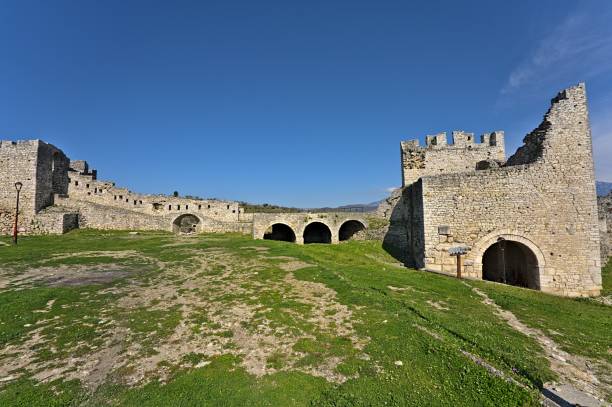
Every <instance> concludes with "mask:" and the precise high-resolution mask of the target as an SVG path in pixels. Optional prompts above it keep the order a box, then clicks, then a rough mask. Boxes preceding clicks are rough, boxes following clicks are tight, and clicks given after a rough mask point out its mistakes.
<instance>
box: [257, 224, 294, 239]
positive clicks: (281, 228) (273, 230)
mask: <svg viewBox="0 0 612 407" xmlns="http://www.w3.org/2000/svg"><path fill="white" fill-rule="evenodd" d="M263 238H264V239H266V240H280V241H283V242H292V243H295V232H294V231H293V229H291V227H289V226H288V225H285V224H284V223H275V224H273V225H272V226H270V227H269V228H268V229H267V230H266V231H265V233H264V236H263Z"/></svg>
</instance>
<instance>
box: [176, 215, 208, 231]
mask: <svg viewBox="0 0 612 407" xmlns="http://www.w3.org/2000/svg"><path fill="white" fill-rule="evenodd" d="M200 226H201V225H200V218H198V217H197V216H195V215H192V214H190V213H187V214H185V215H181V216H179V217H178V218H176V219H175V220H174V222H173V223H172V230H173V231H174V233H183V234H191V233H198V232H199V231H200Z"/></svg>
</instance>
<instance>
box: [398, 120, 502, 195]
mask: <svg viewBox="0 0 612 407" xmlns="http://www.w3.org/2000/svg"><path fill="white" fill-rule="evenodd" d="M475 140H476V139H475V137H474V134H473V133H466V132H463V131H453V135H452V141H453V143H452V144H449V143H448V140H447V136H446V133H440V134H436V135H433V136H427V137H426V146H425V147H421V146H419V141H418V140H409V141H403V142H401V143H400V147H401V157H402V185H403V186H407V185H410V184H412V183H413V182H415V181H416V180H418V179H419V178H421V177H423V176H428V175H439V174H449V173H459V172H465V171H472V170H474V169H475V168H476V164H477V163H478V162H480V161H484V160H496V161H504V160H505V158H506V157H505V147H504V133H503V132H502V131H496V132H493V133H487V134H483V135H482V136H481V137H480V143H476V141H475Z"/></svg>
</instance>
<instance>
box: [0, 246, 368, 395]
mask: <svg viewBox="0 0 612 407" xmlns="http://www.w3.org/2000/svg"><path fill="white" fill-rule="evenodd" d="M253 249H254V250H257V251H258V252H262V253H264V252H265V251H267V248H261V247H256V248H253ZM262 249H265V250H262ZM177 250H183V249H182V248H180V247H177ZM184 252H185V253H186V254H189V255H190V257H189V256H187V258H186V259H185V260H184V261H180V262H169V263H160V262H155V261H154V260H152V259H148V262H149V263H153V264H156V265H157V266H158V267H159V269H160V272H158V273H153V274H152V275H149V276H148V278H147V279H146V280H144V281H138V280H137V279H131V280H129V281H128V283H127V284H122V285H121V286H112V287H107V288H105V289H104V290H100V293H101V294H104V293H114V294H117V295H118V296H119V299H118V300H117V301H115V302H114V303H112V304H107V306H105V307H104V309H102V310H101V315H102V320H101V321H100V323H99V325H98V326H96V327H95V329H96V331H97V332H98V333H99V338H101V339H102V343H101V344H99V345H97V346H92V347H91V349H90V350H89V351H88V352H86V353H85V354H83V353H82V352H79V353H76V349H77V348H78V347H79V346H85V345H87V344H82V343H78V344H72V345H71V348H70V349H73V350H74V351H75V352H73V356H71V357H69V358H67V359H51V360H48V361H46V362H39V361H37V360H36V355H37V350H36V349H44V348H45V347H46V348H49V344H48V343H47V342H48V338H45V336H44V335H42V331H43V329H44V327H45V321H40V326H37V327H36V328H35V329H34V330H33V331H30V334H29V338H28V339H27V340H26V341H25V342H23V343H20V344H12V345H9V346H6V347H5V348H4V349H2V350H0V382H1V381H2V380H8V381H10V380H14V379H15V378H17V377H19V375H20V374H21V373H20V372H22V371H23V370H25V371H29V372H30V374H31V375H33V377H35V378H36V379H38V380H40V381H45V382H47V381H52V380H55V379H58V378H63V379H79V380H80V381H81V382H82V383H83V384H84V385H85V386H86V387H87V388H88V389H90V390H92V391H93V390H95V388H97V387H98V386H99V385H100V384H102V383H103V382H104V381H106V380H108V378H109V377H111V376H112V377H113V380H116V379H117V378H120V379H119V380H121V381H122V382H124V383H126V384H129V385H139V384H143V383H146V382H148V381H149V380H152V379H154V378H155V379H159V380H161V381H165V380H167V379H168V377H169V375H170V374H171V373H172V371H174V368H176V367H191V366H193V364H192V362H190V361H189V360H190V359H189V358H186V357H187V356H188V355H192V354H195V355H199V356H201V357H202V358H203V360H201V361H200V362H199V363H197V364H196V365H197V366H204V365H206V364H207V363H209V362H208V360H209V359H210V358H212V357H214V356H218V355H222V354H233V355H237V356H239V357H240V358H241V365H242V367H244V369H245V370H246V371H247V372H249V373H251V374H253V375H256V376H262V375H266V374H271V373H274V372H277V371H279V370H298V371H302V372H305V373H308V374H311V375H315V376H319V377H324V378H326V379H327V380H329V381H331V382H335V383H341V382H343V381H345V380H347V377H345V376H344V375H342V374H340V373H339V372H337V371H336V368H337V366H338V365H339V364H340V363H342V360H343V358H342V357H338V356H330V357H328V358H326V359H324V360H322V361H321V362H320V363H318V364H316V365H310V366H300V365H298V364H297V362H298V361H300V359H302V358H303V357H304V356H306V355H305V354H304V353H301V352H298V351H295V350H294V349H293V348H294V346H295V344H296V343H297V342H298V341H299V340H300V339H315V336H314V334H315V333H325V334H326V335H329V336H335V337H338V336H342V337H347V338H349V339H350V341H351V342H352V344H353V347H354V348H355V349H358V350H363V348H364V347H365V345H366V344H367V342H368V341H369V338H364V337H360V336H359V335H358V334H357V333H356V331H355V329H354V327H353V319H354V315H353V311H352V310H351V309H349V308H348V307H347V306H346V305H343V304H341V303H339V302H338V300H337V298H336V293H335V291H334V290H332V289H330V288H329V287H327V286H325V285H324V284H321V283H315V282H308V281H302V280H298V279H297V278H296V277H295V276H294V275H293V273H292V272H293V271H295V270H299V269H302V268H305V267H311V266H312V265H311V264H308V263H305V262H302V261H299V260H297V259H295V258H291V257H283V258H282V260H285V261H284V262H282V263H281V264H276V263H275V261H276V260H279V259H277V258H271V259H270V258H259V257H260V256H257V257H258V258H254V259H244V258H242V257H239V256H235V255H233V253H231V252H227V251H225V250H224V249H219V248H211V249H200V250H198V249H193V248H185V250H184ZM81 255H85V256H87V255H91V256H118V257H115V258H124V259H126V258H130V256H134V257H136V258H142V257H143V256H142V255H140V254H137V253H134V252H129V251H125V252H88V253H85V254H83V253H74V254H69V255H62V256H61V257H60V256H57V257H55V259H58V258H69V257H72V256H81ZM145 260H147V259H145ZM270 268H273V269H277V270H279V272H278V273H279V274H278V275H275V277H274V279H271V280H266V281H262V280H258V278H257V277H258V276H257V274H258V271H260V270H264V269H268V270H269V269H270ZM127 272H128V271H125V270H122V269H121V268H120V266H118V265H114V264H105V265H98V266H89V265H88V266H67V265H66V266H59V267H39V268H36V269H30V270H27V271H26V272H24V273H22V274H20V275H18V276H11V280H10V284H12V285H19V284H26V283H30V282H33V281H46V282H47V283H48V284H53V285H74V284H79V283H89V282H92V281H101V280H96V278H101V279H106V280H104V281H112V279H113V278H119V277H121V276H124V275H125V274H124V273H127ZM103 276H105V277H103ZM1 278H3V275H2V273H0V279H1ZM45 279H46V280H45ZM0 281H1V280H0ZM264 294H271V295H273V296H278V295H280V296H281V297H283V298H286V299H290V300H292V301H295V302H297V303H300V304H304V305H307V306H308V307H306V308H304V309H307V310H309V311H303V310H302V309H301V308H300V311H298V310H296V309H292V308H287V309H284V308H283V309H281V310H274V312H272V311H273V310H271V309H270V308H268V307H266V306H264V305H263V304H260V303H259V302H258V299H259V298H260V296H261V295H264ZM52 306H53V303H52V302H51V303H50V304H47V306H46V307H45V308H44V309H42V310H38V312H41V313H44V312H48V310H50V309H51V307H52ZM136 310H145V311H156V310H157V311H159V310H162V311H165V310H168V311H170V310H173V311H172V312H174V313H176V312H178V315H179V317H180V318H179V321H178V324H177V325H176V326H175V327H174V328H173V329H172V330H171V331H170V332H168V333H164V332H165V331H161V332H157V329H158V328H156V327H155V326H153V330H152V331H151V332H148V333H146V332H145V333H143V332H135V331H132V330H130V329H129V328H128V327H127V326H126V321H122V320H118V319H117V315H128V316H129V315H130V312H132V311H136ZM278 312H281V313H286V314H287V315H290V316H291V318H293V320H295V321H297V325H296V326H291V325H289V326H287V325H286V324H280V323H279V322H278V321H277V320H274V318H275V316H274V315H276V314H274V313H278ZM87 324H90V323H89V322H83V325H87ZM311 326H314V331H313V330H312V328H304V327H311ZM159 329H161V326H159ZM70 349H69V350H70ZM77 355H78V356H77ZM361 356H362V357H363V358H367V357H368V355H367V354H365V353H363V352H362V355H361ZM273 358H274V359H275V360H278V358H280V359H281V360H282V364H281V365H279V364H278V363H270V361H271V360H272V359H273ZM173 367H174V368H173ZM22 369H23V370H22Z"/></svg>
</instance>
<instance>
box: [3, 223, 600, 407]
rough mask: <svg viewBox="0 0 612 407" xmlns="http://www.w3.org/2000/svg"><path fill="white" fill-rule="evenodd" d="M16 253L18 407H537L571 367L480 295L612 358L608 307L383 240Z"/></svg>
mask: <svg viewBox="0 0 612 407" xmlns="http://www.w3.org/2000/svg"><path fill="white" fill-rule="evenodd" d="M2 242H4V243H8V240H6V239H5V240H0V349H1V350H0V405H2V406H22V405H23V406H39V405H40V406H48V405H52V406H73V405H79V406H107V405H121V406H124V405H126V406H168V405H183V406H188V405H218V406H246V405H248V406H285V405H287V406H289V405H296V406H302V405H313V406H371V405H376V406H378V405H390V406H403V405H420V406H422V405H441V406H442V405H446V406H460V405H465V406H473V405H489V406H504V405H508V406H516V405H525V406H529V405H538V397H539V389H540V387H541V386H542V384H543V383H544V382H547V381H551V380H555V379H556V378H557V373H555V371H554V369H551V364H550V361H549V360H548V359H547V358H546V355H545V352H543V350H542V347H541V345H540V343H538V341H536V340H535V339H534V338H532V337H529V336H526V335H524V334H522V333H520V332H518V331H517V330H516V329H513V328H512V327H511V326H510V325H508V323H506V321H504V320H503V319H502V318H500V317H499V315H498V314H497V313H496V312H495V310H494V309H493V308H492V307H491V306H490V305H487V304H485V303H483V300H482V297H481V296H480V295H478V294H477V293H476V292H475V290H474V288H477V289H479V290H480V291H482V292H484V293H486V295H488V297H489V298H491V299H492V300H494V301H495V302H496V303H497V304H498V305H499V306H501V307H502V308H503V309H505V310H508V311H511V312H512V313H513V314H514V315H516V317H517V318H518V319H520V321H521V322H522V323H524V324H525V325H527V326H529V327H532V328H537V329H538V330H539V331H541V332H543V334H546V335H549V336H550V337H551V338H553V339H554V340H555V342H556V343H557V344H558V345H559V346H560V347H561V348H562V349H563V350H565V351H567V352H569V353H572V354H573V355H577V356H579V357H583V358H587V359H588V360H589V361H592V362H593V363H610V362H612V360H611V357H612V352H611V350H610V349H611V348H612V343H611V342H612V338H611V335H610V332H612V317H611V313H610V306H608V305H604V304H602V303H601V302H598V301H597V300H594V299H567V298H558V297H554V296H550V295H545V294H542V293H537V292H533V291H529V290H524V289H519V288H515V287H508V286H503V285H499V284H494V283H486V282H475V281H467V282H466V281H458V280H456V279H453V278H448V277H444V276H439V275H435V274H430V273H424V272H418V271H413V270H407V269H405V268H403V267H400V266H399V265H398V264H397V263H396V262H395V260H394V259H393V258H391V257H390V256H389V255H388V254H387V253H385V252H384V251H383V250H382V248H381V245H380V243H377V242H349V243H346V244H341V245H333V246H331V245H307V246H298V245H294V244H288V243H284V242H273V241H253V240H251V239H250V238H248V237H246V236H240V235H235V234H224V235H223V234H214V235H213V234H208V235H201V236H198V237H177V236H174V235H171V234H166V233H140V234H137V235H131V234H128V233H127V232H101V231H86V230H81V231H75V232H71V233H69V234H67V235H64V236H61V237H55V236H54V237H26V238H23V239H22V240H21V242H20V245H19V247H12V246H9V245H4V244H2ZM611 269H612V265H610V264H609V265H608V266H607V268H606V269H605V273H604V282H605V285H606V290H607V291H606V292H607V293H608V294H609V293H610V282H611V281H610V275H611V274H612V270H611ZM607 373H608V374H609V372H607ZM604 387H605V384H604ZM608 397H609V395H608Z"/></svg>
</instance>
